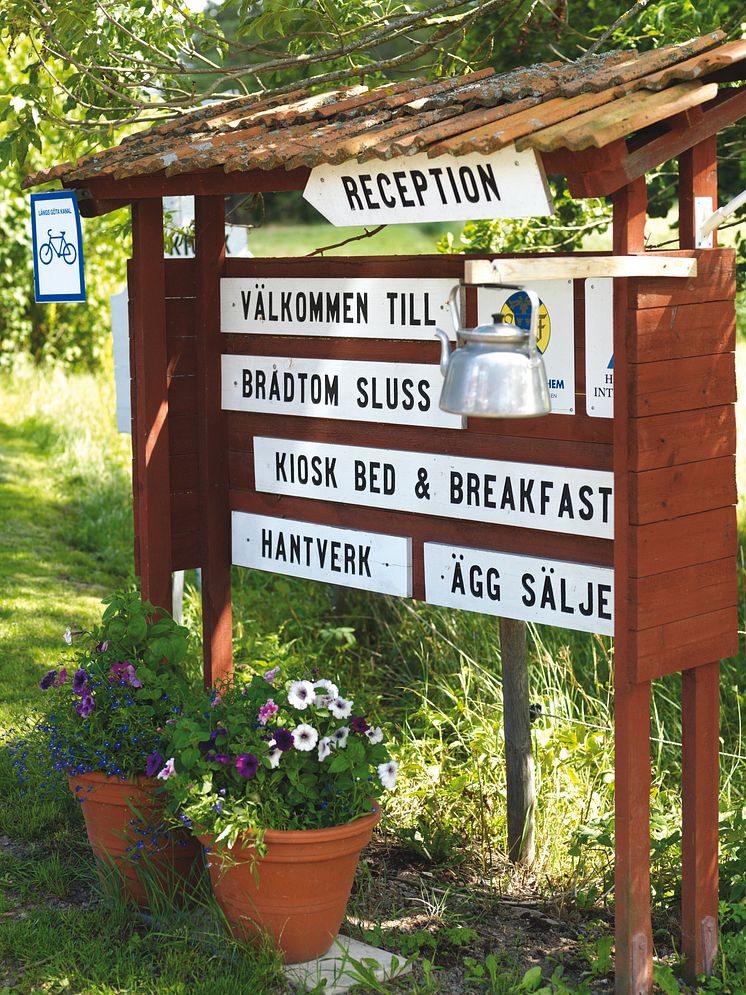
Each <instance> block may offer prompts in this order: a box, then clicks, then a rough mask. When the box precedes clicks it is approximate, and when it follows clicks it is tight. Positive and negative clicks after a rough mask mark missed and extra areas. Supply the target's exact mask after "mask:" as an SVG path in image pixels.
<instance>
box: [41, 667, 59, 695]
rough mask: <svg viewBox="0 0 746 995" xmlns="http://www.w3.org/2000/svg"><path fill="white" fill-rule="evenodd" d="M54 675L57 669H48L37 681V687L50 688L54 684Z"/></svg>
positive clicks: (43, 689)
mask: <svg viewBox="0 0 746 995" xmlns="http://www.w3.org/2000/svg"><path fill="white" fill-rule="evenodd" d="M56 676H57V671H56V670H50V671H48V672H47V673H46V674H45V675H44V676H43V677H42V679H41V680H40V681H39V687H40V688H41V689H42V691H46V690H47V688H51V686H52V685H53V684H54V679H55V677H56Z"/></svg>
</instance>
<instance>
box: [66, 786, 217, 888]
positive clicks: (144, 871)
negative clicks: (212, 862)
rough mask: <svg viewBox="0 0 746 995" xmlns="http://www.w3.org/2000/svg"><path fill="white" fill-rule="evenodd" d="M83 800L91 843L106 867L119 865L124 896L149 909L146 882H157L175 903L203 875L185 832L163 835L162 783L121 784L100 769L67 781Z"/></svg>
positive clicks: (192, 839) (197, 852)
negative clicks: (159, 792) (159, 795)
mask: <svg viewBox="0 0 746 995" xmlns="http://www.w3.org/2000/svg"><path fill="white" fill-rule="evenodd" d="M67 780H68V784H69V785H70V790H71V791H72V792H73V794H74V795H75V796H76V798H78V799H80V801H81V809H82V812H83V818H84V820H85V828H86V832H87V834H88V841H89V843H90V844H91V847H92V849H93V854H94V856H95V857H96V859H97V861H99V862H100V863H101V864H102V865H104V867H109V868H111V867H114V868H115V869H116V870H117V872H118V874H119V882H120V886H121V889H122V891H123V892H125V893H126V894H129V895H130V896H131V897H132V898H133V899H134V900H135V901H136V902H137V904H138V905H140V906H142V907H147V904H148V897H147V889H146V887H145V880H148V879H149V880H151V881H152V880H153V878H155V880H156V881H157V882H158V886H159V889H160V890H161V891H162V892H163V893H164V895H166V896H168V897H169V898H171V899H174V900H177V901H178V900H179V899H180V898H181V897H183V894H184V889H185V886H186V885H188V884H190V883H191V884H196V881H197V879H198V877H199V874H200V871H201V861H200V859H199V856H200V855H199V848H198V846H197V844H196V841H195V840H194V838H193V837H192V836H191V835H190V834H189V833H188V832H187V831H186V830H179V829H177V830H170V831H169V832H164V831H163V830H162V828H161V825H162V820H163V816H162V804H161V801H160V799H158V798H156V796H155V790H156V786H157V783H158V782H157V781H155V780H153V779H152V778H147V777H140V776H138V777H136V778H135V779H134V781H122V780H121V779H120V778H118V777H107V776H106V775H105V774H100V773H98V772H97V771H91V772H90V773H88V774H74V775H71V776H69V777H68V779H67Z"/></svg>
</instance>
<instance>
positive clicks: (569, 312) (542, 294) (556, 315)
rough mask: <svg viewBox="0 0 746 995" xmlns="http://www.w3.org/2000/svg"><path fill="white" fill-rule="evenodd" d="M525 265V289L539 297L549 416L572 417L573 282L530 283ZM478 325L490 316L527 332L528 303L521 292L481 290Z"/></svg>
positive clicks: (539, 336) (539, 339) (539, 332)
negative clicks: (549, 406)
mask: <svg viewBox="0 0 746 995" xmlns="http://www.w3.org/2000/svg"><path fill="white" fill-rule="evenodd" d="M524 261H525V262H526V264H527V266H526V280H525V283H526V285H527V286H529V287H531V289H532V290H535V291H536V293H537V294H538V296H539V321H538V328H537V345H538V347H539V352H540V353H541V354H542V357H543V359H544V367H545V369H546V372H547V387H548V389H549V397H550V400H551V402H552V413H553V414H558V415H574V414H575V327H574V323H575V310H574V308H575V302H574V299H573V284H572V280H532V279H530V267H529V265H528V264H529V263H530V262H531V261H532V260H528V259H526V260H522V262H524ZM477 308H478V314H477V317H478V319H479V324H480V325H485V324H490V323H491V322H492V315H493V314H496V315H497V316H498V320H499V321H501V322H504V323H505V324H508V325H518V326H519V327H520V328H523V329H525V330H526V331H528V328H529V325H530V323H531V302H530V301H529V299H528V295H527V294H526V292H525V291H523V290H506V289H504V288H500V287H495V289H494V290H492V289H491V288H489V289H487V288H483V287H480V288H479V290H478V291H477Z"/></svg>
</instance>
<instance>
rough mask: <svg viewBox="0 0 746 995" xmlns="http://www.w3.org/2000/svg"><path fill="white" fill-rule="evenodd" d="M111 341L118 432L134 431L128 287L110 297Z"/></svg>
mask: <svg viewBox="0 0 746 995" xmlns="http://www.w3.org/2000/svg"><path fill="white" fill-rule="evenodd" d="M109 309H110V313H111V343H112V351H113V354H114V388H115V393H116V402H117V432H127V433H129V432H131V431H132V400H131V394H130V338H129V293H128V291H127V288H126V287H125V288H124V290H120V291H119V293H118V294H112V295H111V297H110V298H109Z"/></svg>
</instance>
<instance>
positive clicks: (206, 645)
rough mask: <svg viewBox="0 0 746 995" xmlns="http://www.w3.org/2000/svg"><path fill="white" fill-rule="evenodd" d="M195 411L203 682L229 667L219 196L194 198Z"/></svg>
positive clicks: (222, 207) (228, 541)
mask: <svg viewBox="0 0 746 995" xmlns="http://www.w3.org/2000/svg"><path fill="white" fill-rule="evenodd" d="M194 216H195V235H196V251H195V255H196V261H197V359H198V366H197V386H198V400H197V411H198V414H199V420H198V425H199V482H200V505H201V508H202V530H201V562H202V643H203V653H204V679H205V684H206V685H207V686H209V685H211V684H212V683H213V682H214V681H215V680H216V679H217V678H220V677H225V676H226V675H228V674H229V673H230V671H231V668H232V654H233V646H232V642H233V636H232V618H233V615H232V608H231V531H230V509H229V504H228V443H227V432H226V428H225V416H224V414H223V412H222V410H221V404H220V354H221V352H222V348H221V346H222V343H221V333H220V277H221V276H222V274H223V264H224V262H225V199H224V197H222V196H218V197H195V204H194Z"/></svg>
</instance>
